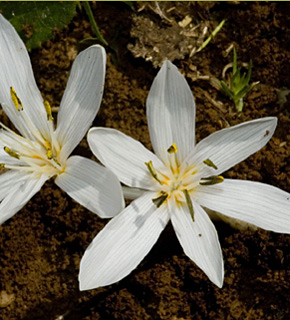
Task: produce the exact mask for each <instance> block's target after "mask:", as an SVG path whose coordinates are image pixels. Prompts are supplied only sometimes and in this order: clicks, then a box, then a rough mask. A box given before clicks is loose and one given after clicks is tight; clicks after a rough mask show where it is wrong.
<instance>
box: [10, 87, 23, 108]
mask: <svg viewBox="0 0 290 320" xmlns="http://www.w3.org/2000/svg"><path fill="white" fill-rule="evenodd" d="M10 95H11V99H12V101H13V103H14V106H15V108H16V109H17V111H21V110H23V105H22V102H21V100H20V99H19V98H18V96H17V94H16V91H15V90H14V88H13V87H10Z"/></svg>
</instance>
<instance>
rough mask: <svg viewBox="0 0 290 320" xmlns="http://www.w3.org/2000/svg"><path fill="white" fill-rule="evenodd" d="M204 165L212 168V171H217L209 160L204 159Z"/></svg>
mask: <svg viewBox="0 0 290 320" xmlns="http://www.w3.org/2000/svg"><path fill="white" fill-rule="evenodd" d="M203 163H204V164H206V165H207V166H208V167H211V168H214V169H216V170H217V169H218V167H217V166H216V165H215V164H214V163H213V162H212V161H211V160H210V159H206V160H204V161H203Z"/></svg>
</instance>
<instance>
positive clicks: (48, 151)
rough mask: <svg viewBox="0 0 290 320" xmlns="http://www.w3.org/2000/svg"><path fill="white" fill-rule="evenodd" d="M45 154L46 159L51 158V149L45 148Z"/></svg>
mask: <svg viewBox="0 0 290 320" xmlns="http://www.w3.org/2000/svg"><path fill="white" fill-rule="evenodd" d="M46 156H47V159H49V160H51V159H52V156H53V153H52V150H51V149H47V152H46Z"/></svg>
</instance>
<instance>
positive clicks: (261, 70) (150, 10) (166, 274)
mask: <svg viewBox="0 0 290 320" xmlns="http://www.w3.org/2000/svg"><path fill="white" fill-rule="evenodd" d="M93 10H94V13H95V16H96V19H97V21H98V24H99V26H100V28H101V31H102V33H103V35H104V37H105V38H106V39H107V40H108V41H109V42H111V43H112V44H113V45H112V46H113V47H114V50H112V49H109V48H108V49H107V52H108V63H107V75H106V87H105V93H104V99H103V102H102V106H101V110H100V112H99V114H98V117H97V118H96V120H95V122H94V125H102V126H107V127H114V128H116V129H119V130H121V131H123V132H124V133H126V134H129V135H130V136H132V137H134V138H136V139H138V140H140V141H141V142H142V143H144V144H145V145H146V146H147V147H149V148H150V147H151V145H150V139H149V134H148V129H147V121H146V116H145V101H146V96H147V94H148V90H149V88H150V85H151V83H152V80H153V78H154V76H155V75H156V72H157V70H158V69H156V67H158V66H160V64H161V62H162V61H163V59H164V58H165V57H167V58H170V59H172V60H174V63H175V64H176V65H177V66H178V67H179V68H180V70H181V71H182V72H183V74H184V75H185V76H186V77H187V80H188V82H189V85H190V87H191V89H192V91H193V93H194V95H195V97H196V103H197V125H196V127H197V139H198V140H200V139H201V138H203V137H206V136H207V135H208V134H210V133H211V132H214V131H216V130H219V129H221V128H223V127H226V126H229V125H234V124H237V123H240V122H243V121H247V120H251V119H255V118H259V117H263V116H277V117H278V119H279V123H278V128H277V130H276V132H275V134H274V137H273V138H272V140H271V141H270V143H268V145H267V146H266V147H264V148H263V149H262V150H261V151H260V152H258V153H256V154H255V155H253V156H251V157H249V158H248V159H247V160H246V161H244V162H242V163H240V164H239V165H237V166H235V167H234V168H232V169H231V170H229V171H228V172H227V173H226V176H227V177H233V178H239V179H249V180H255V181H262V182H265V183H269V184H272V185H275V186H277V187H279V188H281V189H283V190H285V191H288V192H290V117H289V111H290V104H289V101H288V102H287V98H286V99H284V100H283V99H282V97H283V96H282V95H281V93H282V94H283V93H285V88H290V76H289V74H290V50H289V48H290V40H289V39H290V23H289V22H290V21H289V20H290V18H289V17H290V5H289V3H285V2H282V3H275V2H270V3H269V2H259V3H257V2H238V1H235V2H215V3H207V2H200V3H199V2H177V3H175V2H164V3H163V2H159V5H157V4H156V3H155V2H150V3H142V2H139V3H134V10H131V9H130V8H129V7H128V6H126V5H125V4H124V3H110V2H109V3H104V2H101V3H98V2H97V3H95V4H94V5H93ZM186 16H190V17H191V18H192V22H191V23H192V24H193V25H195V24H198V23H201V27H202V26H204V25H207V26H208V27H209V29H210V30H213V28H214V27H215V26H217V24H218V23H219V22H220V21H221V20H222V19H223V18H226V19H227V22H226V24H225V26H224V27H223V29H222V30H221V31H220V32H219V34H218V35H217V36H216V37H215V38H214V40H213V41H212V42H211V43H210V44H209V45H208V46H207V47H206V48H205V49H204V50H203V51H201V52H199V53H196V54H194V55H192V56H191V57H189V55H190V53H191V51H192V48H193V47H194V46H196V45H198V41H200V39H198V36H196V35H193V34H190V26H189V25H187V26H184V24H182V23H181V26H180V25H179V24H178V22H181V21H184V18H185V17H186ZM201 27H200V28H201ZM198 32H200V31H198ZM198 34H200V33H198ZM89 36H93V34H92V31H91V29H90V24H89V23H88V21H87V17H86V16H85V14H84V13H81V12H78V14H77V15H76V17H75V18H74V20H73V21H72V22H71V23H70V25H69V26H68V27H67V28H66V29H65V30H62V31H56V32H55V35H54V38H53V39H52V40H51V41H47V42H46V43H44V44H43V46H42V47H41V48H39V49H37V50H34V51H33V52H32V53H31V59H32V64H33V68H34V71H35V75H36V79H37V83H38V85H39V87H40V90H41V91H42V93H43V95H44V97H45V98H46V99H48V100H49V101H50V102H51V104H52V105H53V106H58V105H59V103H60V99H61V96H62V94H63V90H64V88H65V84H66V80H67V77H68V74H69V69H70V66H71V63H72V61H73V60H74V58H75V56H76V54H77V52H78V51H79V50H80V49H81V48H80V45H79V41H80V40H82V39H84V38H86V37H89ZM232 43H233V44H234V45H235V46H236V48H237V52H238V59H239V61H242V62H248V61H249V60H250V59H252V60H253V66H254V68H253V76H252V80H253V81H260V84H259V85H258V86H256V87H255V88H254V89H253V90H252V92H251V93H250V94H249V95H248V96H247V98H246V99H245V107H244V112H243V113H242V114H241V115H240V116H238V115H237V114H236V113H235V112H234V108H233V105H232V103H231V101H229V100H228V98H227V97H225V96H224V95H223V94H222V93H221V92H219V91H218V90H216V89H215V88H214V87H213V86H212V85H211V84H210V82H209V81H208V80H202V79H197V74H199V76H200V75H202V76H203V75H208V76H209V75H211V76H215V77H217V78H219V79H220V78H221V72H222V69H223V67H224V66H225V65H226V64H227V63H229V62H231V59H232V53H230V54H229V55H228V56H226V49H227V48H228V47H229V46H230V45H231V44H232ZM281 90H282V91H281ZM283 90H284V91H283ZM288 100H289V99H288ZM218 102H221V103H222V105H221V104H218ZM1 121H4V122H7V118H6V117H5V115H3V113H1ZM75 153H76V154H81V155H84V156H88V157H92V155H91V153H90V151H89V149H88V146H87V143H86V141H85V140H83V141H82V143H81V144H80V146H79V147H78V148H77V149H76V150H75ZM106 222H107V221H105V220H102V219H100V218H98V217H97V216H96V215H94V214H92V213H91V212H89V211H87V210H86V209H84V208H83V207H81V206H80V205H78V204H77V203H75V202H74V201H72V200H71V199H70V198H69V197H68V196H67V195H66V194H65V193H64V192H62V191H61V190H59V189H58V188H57V187H56V186H55V185H54V183H53V181H50V182H48V183H46V184H45V186H44V187H43V188H42V190H41V192H39V193H38V194H37V195H36V196H35V197H34V198H33V199H32V200H31V201H30V202H29V203H28V204H27V205H26V206H25V208H24V209H22V210H21V211H20V212H18V213H17V214H16V215H15V216H14V217H13V218H12V219H10V220H9V221H7V222H5V223H4V224H3V225H2V226H1V227H0V248H1V252H0V270H1V282H0V319H3V320H15V319H16V320H20V319H21V320H34V319H41V320H57V319H58V320H60V319H65V320H73V319H81V320H82V319H84V320H92V319H94V320H97V319H101V320H113V319H128V320H137V319H154V320H161V319H166V320H167V319H170V320H190V319H203V320H204V319H215V320H216V319H229V320H230V319H247V320H250V319H277V320H278V319H285V320H286V319H289V318H290V307H289V305H290V291H289V289H290V271H289V266H290V250H289V247H290V237H289V236H288V235H281V234H275V233H271V232H267V231H263V230H258V231H257V232H255V233H252V232H250V231H238V230H235V229H232V228H231V227H229V226H228V225H226V224H224V223H222V222H220V223H216V227H217V230H218V233H219V237H220V242H221V246H222V248H223V255H224V261H225V282H224V286H223V288H222V289H219V288H217V287H216V286H215V285H213V284H212V283H211V282H210V281H209V280H208V279H207V277H206V276H205V275H204V274H203V272H202V271H201V270H200V269H199V268H197V267H196V266H195V265H194V263H193V262H191V261H190V260H189V259H188V258H187V257H186V256H185V255H184V254H183V252H182V249H181V247H180V245H179V243H178V241H177V239H176V236H175V234H174V232H173V229H172V227H171V225H170V224H169V225H168V227H167V228H166V230H165V231H164V232H163V233H162V236H161V237H160V239H159V241H158V242H157V244H156V245H155V246H154V248H153V249H152V251H151V252H150V253H149V255H148V256H147V257H146V258H145V259H144V261H143V262H142V263H141V264H140V265H139V266H138V268H137V269H136V270H135V271H134V272H132V274H130V275H129V276H128V277H126V278H125V279H123V280H122V281H120V282H119V283H116V284H114V285H111V286H108V287H104V288H100V289H96V290H91V291H88V292H79V290H78V280H77V277H78V269H79V262H80V259H81V257H82V254H83V253H84V251H85V249H86V247H87V246H88V245H89V243H90V242H91V240H92V239H93V238H94V236H95V235H96V234H97V233H98V232H99V231H100V230H101V229H102V228H103V227H104V225H105V224H106Z"/></svg>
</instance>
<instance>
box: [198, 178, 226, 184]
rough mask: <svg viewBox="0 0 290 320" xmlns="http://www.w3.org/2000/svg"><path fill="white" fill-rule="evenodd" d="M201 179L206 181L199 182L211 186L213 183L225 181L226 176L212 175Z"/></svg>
mask: <svg viewBox="0 0 290 320" xmlns="http://www.w3.org/2000/svg"><path fill="white" fill-rule="evenodd" d="M201 180H204V181H200V182H199V184H200V185H202V186H211V185H213V184H217V183H221V182H223V181H224V177H223V176H210V177H207V178H201Z"/></svg>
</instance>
